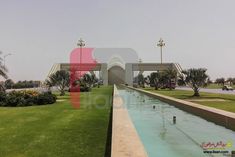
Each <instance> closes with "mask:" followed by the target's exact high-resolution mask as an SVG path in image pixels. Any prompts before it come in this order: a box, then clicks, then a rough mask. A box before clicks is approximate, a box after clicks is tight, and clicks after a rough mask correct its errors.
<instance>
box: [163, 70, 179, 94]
mask: <svg viewBox="0 0 235 157" xmlns="http://www.w3.org/2000/svg"><path fill="white" fill-rule="evenodd" d="M164 75H165V77H166V79H167V82H168V83H169V88H170V90H172V80H174V81H176V77H177V72H176V71H175V70H174V69H172V68H169V69H167V70H166V71H165V72H164Z"/></svg>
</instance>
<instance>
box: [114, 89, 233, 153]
mask: <svg viewBox="0 0 235 157" xmlns="http://www.w3.org/2000/svg"><path fill="white" fill-rule="evenodd" d="M118 92H119V94H120V95H121V97H122V98H123V100H124V103H125V107H126V108H127V110H128V113H129V116H130V117H131V120H132V122H133V124H134V126H135V128H136V130H137V132H138V134H139V136H140V139H141V141H142V143H143V145H144V147H145V149H146V151H147V153H148V155H149V157H204V156H205V157H206V156H216V157H217V156H231V155H229V154H231V150H235V132H234V131H232V130H229V129H226V128H224V127H222V126H218V125H216V124H214V123H212V122H209V121H206V120H204V119H202V118H200V117H198V116H194V115H192V114H190V113H187V112H184V111H182V110H180V109H178V108H176V107H174V106H171V105H169V104H167V103H164V102H161V101H159V100H158V99H155V98H152V97H149V96H147V95H145V94H142V93H139V92H136V91H133V90H129V89H118ZM153 106H156V108H155V109H153ZM173 116H176V124H173ZM220 141H222V142H223V143H224V144H227V143H232V146H225V147H224V149H208V150H209V151H213V150H216V151H229V153H226V152H225V153H213V154H208V153H204V150H203V149H202V148H201V145H202V143H203V142H205V143H208V142H211V143H215V144H216V143H217V142H220Z"/></svg>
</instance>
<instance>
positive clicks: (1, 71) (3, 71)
mask: <svg viewBox="0 0 235 157" xmlns="http://www.w3.org/2000/svg"><path fill="white" fill-rule="evenodd" d="M1 54H2V52H1V51H0V55H1ZM2 62H3V59H2V57H0V76H2V77H3V78H4V79H7V78H8V76H7V68H6V67H5V66H4V64H3V63H2ZM0 91H2V92H5V87H4V85H3V84H1V85H0Z"/></svg>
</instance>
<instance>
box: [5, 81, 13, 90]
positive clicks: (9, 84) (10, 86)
mask: <svg viewBox="0 0 235 157" xmlns="http://www.w3.org/2000/svg"><path fill="white" fill-rule="evenodd" d="M4 84H5V88H6V89H12V87H13V86H14V82H13V81H12V79H7V80H6V81H5V83H4Z"/></svg>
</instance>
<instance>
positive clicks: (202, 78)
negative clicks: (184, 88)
mask: <svg viewBox="0 0 235 157" xmlns="http://www.w3.org/2000/svg"><path fill="white" fill-rule="evenodd" d="M206 71H207V69H204V68H199V69H188V70H183V71H182V73H183V74H184V76H183V77H181V78H182V79H183V80H181V81H183V82H184V83H185V84H187V85H189V86H190V87H191V88H192V89H193V91H194V94H193V96H200V94H199V90H200V87H205V86H206V85H207V78H208V75H207V74H206Z"/></svg>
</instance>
